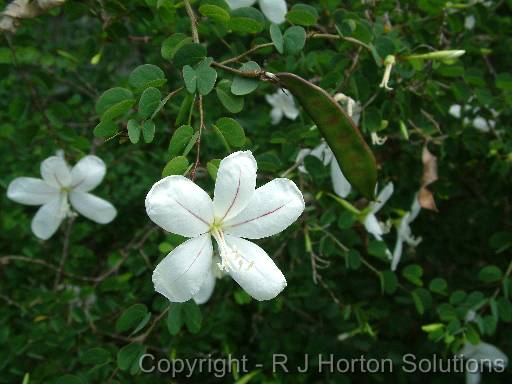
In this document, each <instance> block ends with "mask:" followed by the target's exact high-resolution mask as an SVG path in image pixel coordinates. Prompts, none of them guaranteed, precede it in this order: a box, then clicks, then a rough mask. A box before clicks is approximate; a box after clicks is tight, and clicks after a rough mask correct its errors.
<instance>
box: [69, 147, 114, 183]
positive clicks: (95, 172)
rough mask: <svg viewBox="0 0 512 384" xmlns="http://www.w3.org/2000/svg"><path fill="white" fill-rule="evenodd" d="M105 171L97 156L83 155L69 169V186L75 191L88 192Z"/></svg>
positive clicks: (99, 180)
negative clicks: (70, 181) (70, 183)
mask: <svg viewBox="0 0 512 384" xmlns="http://www.w3.org/2000/svg"><path fill="white" fill-rule="evenodd" d="M106 171H107V169H106V167H105V163H104V162H103V160H101V159H100V158H99V157H97V156H85V157H83V158H82V159H81V160H80V161H79V162H78V163H76V165H75V166H74V167H73V169H71V179H72V185H71V186H72V188H73V189H74V190H76V191H82V192H89V191H91V190H93V189H94V188H96V187H97V186H98V185H99V184H100V183H101V181H102V180H103V177H105V172H106Z"/></svg>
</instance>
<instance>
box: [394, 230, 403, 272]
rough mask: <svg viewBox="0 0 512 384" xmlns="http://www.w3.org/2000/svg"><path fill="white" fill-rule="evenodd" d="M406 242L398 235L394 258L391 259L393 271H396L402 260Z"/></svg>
mask: <svg viewBox="0 0 512 384" xmlns="http://www.w3.org/2000/svg"><path fill="white" fill-rule="evenodd" d="M403 245H404V240H403V238H402V236H400V233H398V234H397V238H396V244H395V249H394V250H393V258H392V259H391V270H392V271H396V267H397V266H398V263H399V262H400V259H401V258H402V250H403Z"/></svg>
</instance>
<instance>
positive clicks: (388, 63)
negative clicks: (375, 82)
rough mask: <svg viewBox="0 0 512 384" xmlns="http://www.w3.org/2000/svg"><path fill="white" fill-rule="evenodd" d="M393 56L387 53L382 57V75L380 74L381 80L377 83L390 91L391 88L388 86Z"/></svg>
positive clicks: (393, 63)
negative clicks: (383, 66)
mask: <svg viewBox="0 0 512 384" xmlns="http://www.w3.org/2000/svg"><path fill="white" fill-rule="evenodd" d="M395 62H396V60H395V56H393V55H388V56H386V58H385V59H384V65H385V68H384V75H383V76H382V81H381V82H380V84H379V87H380V88H384V89H385V90H387V91H392V90H393V88H391V87H390V86H389V84H388V83H389V78H390V77H391V70H392V69H393V66H394V65H395Z"/></svg>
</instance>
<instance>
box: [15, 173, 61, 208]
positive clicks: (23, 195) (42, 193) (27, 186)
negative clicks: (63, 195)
mask: <svg viewBox="0 0 512 384" xmlns="http://www.w3.org/2000/svg"><path fill="white" fill-rule="evenodd" d="M58 193H59V190H58V189H57V188H55V187H53V186H51V185H49V184H48V183H46V182H44V181H43V180H41V179H36V178H35V177H18V178H16V179H14V180H13V181H11V182H10V184H9V186H8V187H7V197H8V198H9V199H11V200H13V201H15V202H17V203H20V204H26V205H42V204H45V203H47V202H49V201H50V200H51V199H52V198H54V197H56V195H57V194H58Z"/></svg>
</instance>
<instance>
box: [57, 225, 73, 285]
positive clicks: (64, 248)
mask: <svg viewBox="0 0 512 384" xmlns="http://www.w3.org/2000/svg"><path fill="white" fill-rule="evenodd" d="M75 219H76V216H72V217H70V218H69V220H68V223H67V224H68V225H67V227H66V232H65V233H64V242H63V245H62V257H61V259H60V263H59V270H58V271H57V274H56V275H55V282H54V283H53V289H56V288H57V285H58V284H59V282H60V278H61V276H62V270H63V269H64V265H65V264H66V261H67V259H68V256H69V238H70V237H71V229H72V228H73V223H74V222H75Z"/></svg>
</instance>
